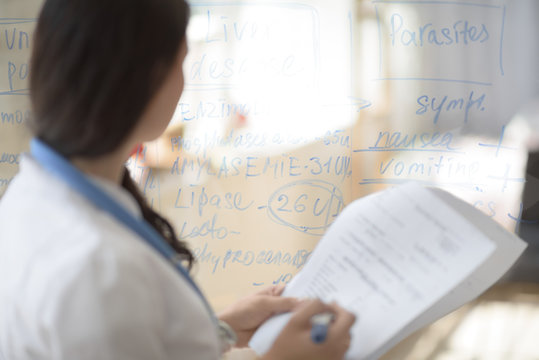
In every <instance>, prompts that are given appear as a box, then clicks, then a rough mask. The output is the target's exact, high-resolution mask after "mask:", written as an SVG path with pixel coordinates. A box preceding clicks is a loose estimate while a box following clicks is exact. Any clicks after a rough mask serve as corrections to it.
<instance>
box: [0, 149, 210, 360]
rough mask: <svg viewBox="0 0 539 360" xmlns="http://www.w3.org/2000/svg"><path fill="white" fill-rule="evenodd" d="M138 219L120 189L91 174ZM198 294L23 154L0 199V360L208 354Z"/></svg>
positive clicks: (159, 358) (206, 323)
mask: <svg viewBox="0 0 539 360" xmlns="http://www.w3.org/2000/svg"><path fill="white" fill-rule="evenodd" d="M93 180H94V181H95V182H96V183H97V184H98V185H99V186H100V187H101V188H102V189H104V190H105V191H106V192H107V193H109V194H110V195H111V196H112V197H113V198H114V199H116V200H117V201H118V202H119V203H120V204H122V205H123V206H124V207H125V208H126V209H127V210H128V211H130V212H131V213H134V214H136V216H138V217H140V216H141V215H140V209H139V207H138V205H137V203H136V202H135V200H134V199H133V198H132V197H131V195H130V194H129V193H128V192H126V191H125V190H124V189H122V188H121V187H120V186H118V185H116V184H113V183H110V182H106V181H103V180H99V181H97V180H96V179H93ZM219 349H220V344H219V340H218V336H217V333H216V331H215V329H214V326H213V323H212V321H211V318H210V316H209V314H208V312H207V311H206V309H205V307H204V305H203V303H202V301H201V299H200V298H199V296H198V295H197V294H196V293H195V292H194V290H193V289H192V288H191V287H190V285H189V284H188V283H187V281H186V280H185V279H183V278H182V277H181V276H180V275H179V274H177V273H176V271H175V270H174V269H173V268H172V267H171V266H170V265H169V264H168V263H166V262H165V261H164V260H163V258H162V257H161V255H159V254H157V253H156V252H155V251H154V250H153V249H151V248H150V247H149V246H148V245H147V244H146V243H144V242H143V241H142V240H141V239H140V238H138V236H137V235H136V234H134V233H133V232H132V231H131V230H130V229H127V228H125V227H124V226H123V225H121V224H120V223H118V222H117V221H116V220H115V219H114V218H112V217H111V216H110V215H109V214H107V213H105V212H103V211H102V210H100V209H97V208H96V207H95V206H93V205H92V204H91V203H89V202H88V201H87V200H86V199H85V198H84V197H83V196H81V195H80V194H78V193H77V192H75V191H73V190H71V189H70V188H69V187H68V186H67V185H66V184H65V183H64V182H63V181H62V180H59V179H57V178H56V177H55V176H53V175H51V174H49V173H48V172H46V171H45V170H44V169H43V168H41V167H40V165H39V164H37V163H36V162H35V161H34V160H33V159H32V158H30V157H24V158H23V159H22V162H21V168H20V173H19V174H18V175H17V176H16V177H15V179H14V180H13V181H12V182H11V184H10V186H9V188H8V190H7V191H6V193H5V195H4V197H3V198H2V199H1V200H0V359H1V360H19V359H20V360H23V359H24V360H27V359H40V360H47V359H55V360H60V359H62V360H64V359H65V360H75V359H76V360H86V359H88V360H97V359H100V360H109V359H110V360H113V359H114V360H124V359H126V360H127V359H130V360H132V359H140V360H142V359H144V360H165V359H166V360H169V359H188V360H197V359H204V360H210V359H218V358H219V357H220V354H219V352H220V350H219Z"/></svg>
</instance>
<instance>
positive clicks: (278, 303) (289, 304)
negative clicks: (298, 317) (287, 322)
mask: <svg viewBox="0 0 539 360" xmlns="http://www.w3.org/2000/svg"><path fill="white" fill-rule="evenodd" d="M300 303H301V301H300V300H299V299H296V298H292V297H280V296H267V297H265V299H264V306H265V308H266V310H268V311H269V312H271V313H272V314H278V313H283V312H288V311H292V310H293V309H295V308H296V307H297V306H298V305H299V304H300Z"/></svg>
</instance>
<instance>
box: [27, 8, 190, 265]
mask: <svg viewBox="0 0 539 360" xmlns="http://www.w3.org/2000/svg"><path fill="white" fill-rule="evenodd" d="M188 21H189V6H188V5H187V3H186V2H185V1H184V0H112V1H111V0H46V1H45V4H44V5H43V8H42V9H41V13H40V15H39V20H38V23H37V27H36V31H35V34H34V41H33V49H32V57H31V64H30V98H31V102H32V107H33V112H34V117H33V120H32V123H31V126H32V128H33V131H34V134H35V136H37V137H38V138H39V139H40V140H42V141H43V142H45V143H46V144H48V145H49V146H51V147H52V148H54V149H55V150H56V151H58V152H59V153H60V154H62V155H63V156H65V157H66V158H72V157H85V158H95V157H99V156H101V155H105V154H108V153H110V152H112V151H114V150H116V149H117V148H118V147H119V146H120V145H122V143H123V142H124V140H125V139H126V138H127V137H128V136H129V135H130V134H131V132H132V131H133V129H134V128H135V125H136V124H137V122H138V121H139V119H140V117H141V115H142V114H143V112H144V110H145V109H146V107H147V105H148V103H149V102H150V100H151V99H152V97H153V95H154V94H155V93H156V91H157V90H158V89H159V87H160V85H161V84H162V83H163V81H164V79H165V76H166V74H167V73H168V72H169V70H170V68H171V66H172V64H173V62H174V60H175V59H176V56H177V54H178V51H179V49H180V46H181V43H182V41H183V40H184V38H185V32H186V28H187V23H188ZM122 186H123V187H124V188H126V189H127V190H128V191H129V192H131V193H132V194H133V196H134V197H135V199H137V201H138V202H139V205H140V207H141V209H142V213H143V216H144V218H145V219H146V220H147V221H148V222H149V223H150V224H151V225H152V226H153V227H154V228H155V229H156V230H157V231H159V232H160V233H161V234H162V235H163V237H164V238H165V239H166V240H167V241H168V242H169V243H170V245H171V246H172V247H173V248H174V249H175V250H176V251H177V252H178V253H179V254H182V255H184V256H185V257H186V259H187V260H188V262H189V266H191V264H192V262H193V256H192V254H191V252H190V251H189V250H188V249H187V247H186V246H185V244H183V243H182V242H180V241H179V240H178V239H177V237H176V235H175V234H174V230H173V229H172V226H171V225H170V224H169V222H168V221H166V220H165V219H164V218H163V217H161V216H160V215H159V214H157V213H156V212H155V211H153V210H152V209H151V208H150V207H149V206H148V204H147V202H146V201H145V199H144V198H143V196H142V194H141V193H140V191H139V190H138V189H137V187H136V185H135V183H134V182H133V181H132V179H131V178H130V176H129V174H128V173H127V170H126V171H125V174H124V177H123V180H122Z"/></svg>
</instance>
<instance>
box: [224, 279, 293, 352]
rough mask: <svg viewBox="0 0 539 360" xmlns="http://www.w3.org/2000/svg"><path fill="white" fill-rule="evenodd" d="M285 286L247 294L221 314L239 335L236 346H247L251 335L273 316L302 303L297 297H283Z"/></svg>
mask: <svg viewBox="0 0 539 360" xmlns="http://www.w3.org/2000/svg"><path fill="white" fill-rule="evenodd" d="M283 290H284V286H272V287H269V288H266V289H264V290H262V291H260V292H258V293H255V294H253V295H250V296H247V297H245V298H243V299H241V300H239V301H238V302H236V303H234V304H232V305H231V306H230V307H228V308H227V309H225V310H224V311H222V312H221V313H220V314H219V316H218V317H219V319H221V320H223V321H224V322H226V323H227V324H228V325H229V326H230V327H231V328H232V329H234V331H235V332H236V335H237V336H238V343H237V344H236V346H238V347H245V346H247V344H248V343H249V340H250V339H251V336H253V334H254V332H255V331H256V329H258V327H259V326H260V325H262V323H263V322H264V321H266V320H267V319H269V318H270V317H271V316H273V315H276V314H279V313H282V312H287V311H291V310H293V309H294V308H295V307H297V306H298V304H299V303H300V301H299V300H297V299H295V298H286V297H281V293H282V292H283Z"/></svg>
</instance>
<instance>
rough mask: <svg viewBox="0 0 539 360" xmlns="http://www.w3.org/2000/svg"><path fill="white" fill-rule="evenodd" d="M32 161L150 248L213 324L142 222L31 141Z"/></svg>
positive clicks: (172, 257)
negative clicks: (163, 260)
mask: <svg viewBox="0 0 539 360" xmlns="http://www.w3.org/2000/svg"><path fill="white" fill-rule="evenodd" d="M30 152H31V154H32V157H33V158H34V159H35V160H36V161H37V162H38V163H39V164H40V165H41V166H42V167H43V168H45V169H46V170H47V171H49V172H50V173H51V174H54V175H55V176H57V177H59V178H60V179H62V180H63V181H65V182H66V183H67V184H68V185H69V186H70V187H71V188H72V189H74V190H75V191H77V192H78V193H80V194H81V195H83V196H84V197H86V199H87V200H88V201H90V202H92V203H93V204H94V205H95V206H97V207H98V208H100V209H102V210H104V211H106V212H108V213H109V214H110V215H112V216H113V217H115V218H116V219H117V220H118V221H119V222H121V223H123V224H124V225H125V226H127V227H128V228H129V229H131V230H133V231H134V232H136V233H137V234H138V235H139V236H140V237H141V238H142V239H143V240H144V241H145V242H146V243H147V244H148V245H150V246H151V247H153V248H154V249H155V250H156V251H157V252H158V253H159V254H161V255H162V256H163V257H164V258H165V259H167V260H168V262H169V263H170V264H171V265H172V266H173V267H174V268H175V269H176V270H177V272H178V273H180V274H181V275H182V276H183V277H184V279H185V280H187V282H188V283H189V284H190V285H191V287H192V288H193V289H194V290H195V292H196V293H197V294H198V295H199V296H200V298H201V299H202V301H203V303H204V305H205V306H206V308H207V310H208V312H209V314H210V316H211V318H212V320H213V321H214V322H215V323H217V322H218V321H217V318H216V317H215V315H214V313H213V310H212V309H211V307H210V305H209V304H208V301H207V300H206V298H205V297H204V295H203V294H202V292H201V291H200V289H199V288H198V286H197V285H196V284H195V282H194V281H193V279H192V278H191V276H189V273H188V272H187V270H186V269H185V268H184V267H183V266H182V264H181V263H180V261H179V258H178V256H177V253H176V252H175V251H174V250H173V249H172V247H171V246H170V245H169V244H168V243H167V242H166V241H165V240H164V239H163V237H162V236H161V235H160V234H159V233H158V232H157V231H156V230H155V229H154V228H153V227H151V226H150V225H149V224H148V223H147V222H146V221H145V220H143V219H137V218H136V217H134V216H133V215H132V214H130V213H129V212H128V211H127V210H125V209H124V208H123V207H122V206H121V205H119V204H118V203H117V202H116V201H115V200H113V199H112V198H111V197H110V196H109V195H107V194H106V193H105V192H103V190H101V189H100V188H99V187H97V186H96V185H94V184H93V183H92V182H91V181H90V180H88V178H87V177H86V176H85V175H84V174H83V173H82V172H80V171H79V170H78V169H77V168H75V167H74V166H73V165H71V163H70V162H69V161H68V160H66V159H65V158H64V157H63V156H61V155H60V154H58V153H57V152H56V151H54V150H53V149H51V148H50V147H49V146H47V145H46V144H44V143H43V142H41V141H40V140H38V139H36V138H34V139H32V140H31V142H30Z"/></svg>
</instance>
